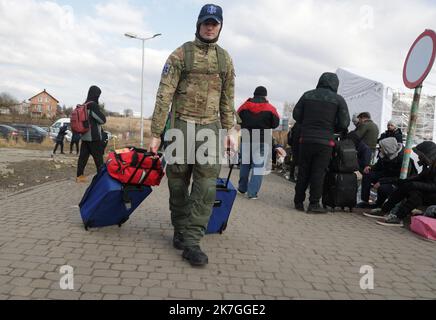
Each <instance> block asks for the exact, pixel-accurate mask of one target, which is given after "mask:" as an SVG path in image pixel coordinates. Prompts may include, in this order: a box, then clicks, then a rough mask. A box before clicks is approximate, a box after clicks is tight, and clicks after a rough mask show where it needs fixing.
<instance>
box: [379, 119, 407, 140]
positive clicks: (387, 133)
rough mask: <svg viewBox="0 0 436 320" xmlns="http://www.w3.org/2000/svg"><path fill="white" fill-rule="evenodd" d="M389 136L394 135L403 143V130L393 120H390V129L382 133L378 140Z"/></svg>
mask: <svg viewBox="0 0 436 320" xmlns="http://www.w3.org/2000/svg"><path fill="white" fill-rule="evenodd" d="M389 137H394V138H395V139H396V140H397V141H398V142H399V143H401V144H402V143H403V132H401V129H400V128H397V126H396V125H395V123H394V121H392V120H390V121H389V122H388V129H387V130H386V131H385V132H383V133H382V134H381V136H380V138H379V139H378V141H377V142H379V141H380V140H383V139H386V138H389Z"/></svg>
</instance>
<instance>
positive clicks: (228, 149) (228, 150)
mask: <svg viewBox="0 0 436 320" xmlns="http://www.w3.org/2000/svg"><path fill="white" fill-rule="evenodd" d="M227 155H228V157H229V166H230V170H229V175H228V176H227V180H226V189H227V188H228V186H229V181H230V176H231V175H232V171H233V167H234V166H235V165H234V164H232V163H231V161H230V148H227Z"/></svg>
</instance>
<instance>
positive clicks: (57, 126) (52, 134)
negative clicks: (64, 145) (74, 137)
mask: <svg viewBox="0 0 436 320" xmlns="http://www.w3.org/2000/svg"><path fill="white" fill-rule="evenodd" d="M64 124H66V125H67V126H68V132H67V141H71V126H70V118H61V119H58V120H56V121H55V122H54V123H53V124H52V125H51V126H50V129H49V135H50V138H52V139H53V140H56V137H57V135H58V133H59V129H60V128H61V127H62V126H63V125H64ZM68 137H69V140H68Z"/></svg>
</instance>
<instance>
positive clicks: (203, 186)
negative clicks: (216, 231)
mask: <svg viewBox="0 0 436 320" xmlns="http://www.w3.org/2000/svg"><path fill="white" fill-rule="evenodd" d="M189 126H191V127H192V126H194V127H195V136H196V135H197V132H198V131H200V130H202V129H210V130H212V131H213V132H214V134H215V137H216V148H213V149H214V150H210V149H212V148H210V149H208V157H209V159H211V158H212V159H213V161H210V163H206V164H200V163H198V161H197V159H195V155H196V154H197V152H198V151H202V150H201V148H202V147H204V146H202V145H203V144H204V142H203V141H201V142H196V141H195V137H189V136H188V135H187V127H188V123H187V122H185V121H183V120H179V119H176V121H175V129H179V130H181V131H182V132H183V136H184V140H185V142H184V146H185V148H184V149H185V150H184V155H183V158H184V159H183V160H184V161H183V162H182V163H177V164H171V165H170V164H169V165H168V166H167V170H166V172H167V177H168V187H169V190H170V199H169V202H170V211H171V222H172V224H173V226H174V230H175V231H176V232H182V233H183V237H184V243H185V245H186V246H194V245H198V244H199V243H200V240H201V239H202V237H203V236H204V233H205V230H206V227H207V223H208V222H209V218H210V215H211V213H212V208H213V204H214V202H215V196H216V178H217V177H218V175H219V173H220V170H221V165H220V163H219V152H218V144H219V143H220V141H219V138H218V137H219V129H221V125H220V123H219V122H215V123H211V124H208V125H198V124H195V125H194V124H189ZM209 132H210V131H209ZM192 138H193V139H192ZM188 145H191V149H190V150H189V147H188ZM189 155H190V156H191V157H192V156H193V158H191V159H195V163H194V164H188V162H187V160H188V158H189ZM191 163H192V161H191ZM191 178H192V186H191ZM190 187H191V190H190V192H189V188H190Z"/></svg>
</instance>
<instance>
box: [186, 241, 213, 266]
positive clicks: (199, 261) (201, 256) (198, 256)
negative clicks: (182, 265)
mask: <svg viewBox="0 0 436 320" xmlns="http://www.w3.org/2000/svg"><path fill="white" fill-rule="evenodd" d="M182 256H183V258H184V259H186V260H188V261H189V263H190V264H191V265H192V266H197V267H200V266H204V265H206V264H207V263H208V262H209V259H208V257H207V255H206V254H205V253H204V252H203V251H201V249H200V247H199V246H193V247H186V248H185V250H184V251H183V254H182Z"/></svg>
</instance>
